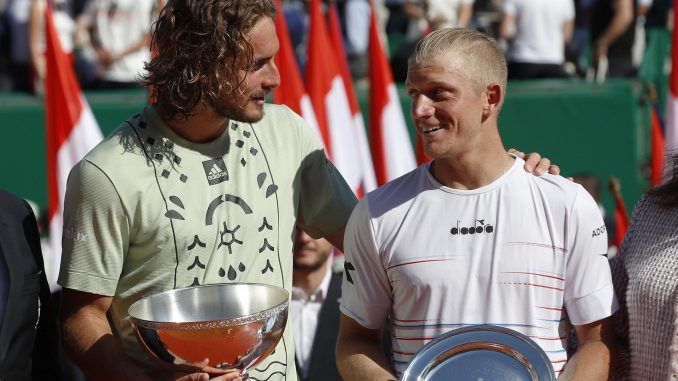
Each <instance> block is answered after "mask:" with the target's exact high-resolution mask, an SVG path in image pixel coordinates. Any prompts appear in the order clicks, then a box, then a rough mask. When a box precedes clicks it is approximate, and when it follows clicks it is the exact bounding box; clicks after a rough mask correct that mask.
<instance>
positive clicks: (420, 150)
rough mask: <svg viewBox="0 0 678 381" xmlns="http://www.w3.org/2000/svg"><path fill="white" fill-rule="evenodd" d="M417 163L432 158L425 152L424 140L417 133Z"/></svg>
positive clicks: (425, 161)
mask: <svg viewBox="0 0 678 381" xmlns="http://www.w3.org/2000/svg"><path fill="white" fill-rule="evenodd" d="M416 153H417V165H421V164H424V163H428V162H429V161H431V158H430V157H428V155H427V154H426V152H424V142H423V141H422V140H421V135H419V134H417V149H416Z"/></svg>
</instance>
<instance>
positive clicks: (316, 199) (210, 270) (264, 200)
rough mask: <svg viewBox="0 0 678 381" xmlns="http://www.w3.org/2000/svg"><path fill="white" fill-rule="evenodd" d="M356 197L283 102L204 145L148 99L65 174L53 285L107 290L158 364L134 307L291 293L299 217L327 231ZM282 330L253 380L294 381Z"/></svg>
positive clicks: (130, 339) (119, 324)
mask: <svg viewBox="0 0 678 381" xmlns="http://www.w3.org/2000/svg"><path fill="white" fill-rule="evenodd" d="M355 203H356V199H355V196H354V195H353V193H352V192H351V190H350V188H349V187H348V186H347V185H346V183H345V181H344V180H343V178H342V177H341V175H340V174H339V173H338V171H337V170H336V169H335V168H334V166H333V165H332V164H331V163H330V162H329V161H328V160H327V159H326V156H325V153H324V151H323V149H322V146H321V145H320V142H319V140H318V138H317V137H316V135H315V134H314V133H313V131H312V130H311V129H310V128H309V127H308V126H307V125H306V123H305V122H304V121H303V120H302V119H301V118H300V117H299V116H298V115H296V114H294V113H293V112H291V111H290V110H289V109H288V108H286V107H284V106H276V105H266V106H265V116H264V118H263V119H262V120H261V121H260V122H258V123H254V124H250V123H240V122H235V121H231V122H230V123H229V125H228V128H227V129H226V130H225V131H224V133H223V134H222V135H221V136H219V137H218V138H217V139H215V140H214V141H212V142H209V143H205V144H195V143H191V142H189V141H186V140H184V139H182V138H181V137H179V136H178V135H176V134H175V133H174V132H173V131H172V130H171V129H170V128H169V127H167V125H165V123H164V122H163V121H162V119H161V118H160V117H159V116H158V114H157V113H156V111H155V110H154V109H153V107H147V108H146V109H145V110H144V111H143V112H142V113H141V114H139V115H136V116H134V117H132V118H131V119H129V120H128V121H126V122H124V123H123V124H121V125H120V126H119V127H118V128H117V129H116V130H115V131H113V133H112V134H111V135H110V136H108V137H107V138H106V139H105V140H104V141H103V142H101V143H100V144H99V145H98V146H97V147H96V148H94V149H93V150H92V151H91V152H90V153H89V154H87V156H86V157H85V158H84V159H83V160H82V161H81V162H80V163H79V164H78V165H76V166H75V167H74V168H73V170H72V171H71V174H70V177H69V180H68V186H67V190H66V200H65V208H64V235H63V254H62V255H63V259H62V267H61V273H60V276H59V284H61V285H62V286H63V287H65V288H70V289H74V290H79V291H85V292H89V293H94V294H99V295H105V296H112V297H113V302H112V306H111V310H110V314H111V322H112V326H113V327H112V328H113V330H114V332H116V333H117V334H118V337H119V338H120V340H121V343H122V346H123V348H124V350H125V352H126V353H127V354H128V355H129V357H130V358H132V359H133V360H135V361H137V362H138V363H139V365H140V366H142V367H144V368H153V367H155V365H154V364H157V360H154V359H152V358H150V357H149V356H148V354H147V353H146V352H145V350H144V349H143V348H142V346H141V345H140V344H139V343H138V341H137V338H136V337H135V336H134V334H133V331H132V327H131V325H130V322H129V318H128V314H127V310H128V308H129V306H130V305H131V304H132V303H134V302H135V301H137V300H139V299H140V298H142V297H144V296H146V295H149V294H153V293H157V292H161V291H165V290H170V289H175V288H181V287H187V286H190V285H197V284H211V283H228V282H246V283H266V284H272V285H276V286H280V287H283V288H285V289H286V290H288V291H290V290H291V286H292V243H293V239H292V237H293V229H294V225H295V223H296V224H299V226H301V227H302V228H303V229H304V230H305V231H306V232H308V233H309V234H310V235H312V236H315V237H321V236H327V235H330V234H333V233H335V232H337V231H338V230H339V229H342V228H343V227H344V226H345V224H346V221H347V220H348V217H349V215H350V213H351V210H352V209H353V206H354V205H355ZM289 327H291V325H288V329H286V330H285V334H284V336H283V339H282V340H281V341H280V343H279V344H278V346H277V348H276V350H275V352H274V353H273V354H271V355H270V356H268V358H266V359H265V360H264V361H263V362H262V363H260V364H259V365H258V366H256V368H255V369H252V370H250V371H249V374H250V377H251V378H252V379H259V380H263V379H268V380H283V379H286V380H296V379H297V376H296V370H295V360H294V340H293V339H292V330H291V329H289ZM257 369H261V370H263V371H259V370H257ZM270 376H272V377H270ZM269 377H270V378H269Z"/></svg>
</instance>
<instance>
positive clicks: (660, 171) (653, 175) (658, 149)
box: [650, 104, 666, 187]
mask: <svg viewBox="0 0 678 381" xmlns="http://www.w3.org/2000/svg"><path fill="white" fill-rule="evenodd" d="M657 108H658V107H657V104H655V105H653V106H652V115H651V118H652V120H651V124H650V128H651V132H650V133H651V136H650V143H651V147H650V149H651V152H650V185H651V186H653V187H656V186H658V185H661V184H662V183H663V180H664V145H665V144H666V143H665V142H664V128H663V126H662V120H661V116H660V115H659V110H658V109H657Z"/></svg>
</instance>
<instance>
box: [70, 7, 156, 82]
mask: <svg viewBox="0 0 678 381" xmlns="http://www.w3.org/2000/svg"><path fill="white" fill-rule="evenodd" d="M156 5H157V1H156V0H90V2H89V3H87V5H86V7H85V10H84V13H83V15H82V18H81V20H79V22H78V28H79V29H80V31H79V32H82V33H83V34H85V35H87V36H88V40H89V41H90V43H91V44H92V47H93V49H94V52H95V53H96V59H97V63H98V66H99V74H98V76H99V79H98V81H97V82H98V84H97V85H96V87H97V88H100V89H115V88H130V87H138V86H139V84H138V83H137V80H138V79H139V78H140V75H141V74H142V73H143V70H144V63H145V62H147V61H149V60H150V30H151V24H152V22H153V21H154V20H155V18H156V16H157V8H156Z"/></svg>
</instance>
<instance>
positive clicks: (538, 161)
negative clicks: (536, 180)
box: [508, 148, 560, 176]
mask: <svg viewBox="0 0 678 381" xmlns="http://www.w3.org/2000/svg"><path fill="white" fill-rule="evenodd" d="M508 152H509V153H510V154H513V155H516V156H517V157H519V158H521V159H523V160H525V171H527V172H529V173H532V174H534V175H535V176H541V175H543V174H545V173H550V174H552V175H559V174H560V167H558V166H557V165H555V164H551V160H549V159H548V158H547V157H541V155H540V154H539V152H532V153H528V154H525V152H522V151H518V150H516V149H515V148H511V149H509V150H508Z"/></svg>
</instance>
